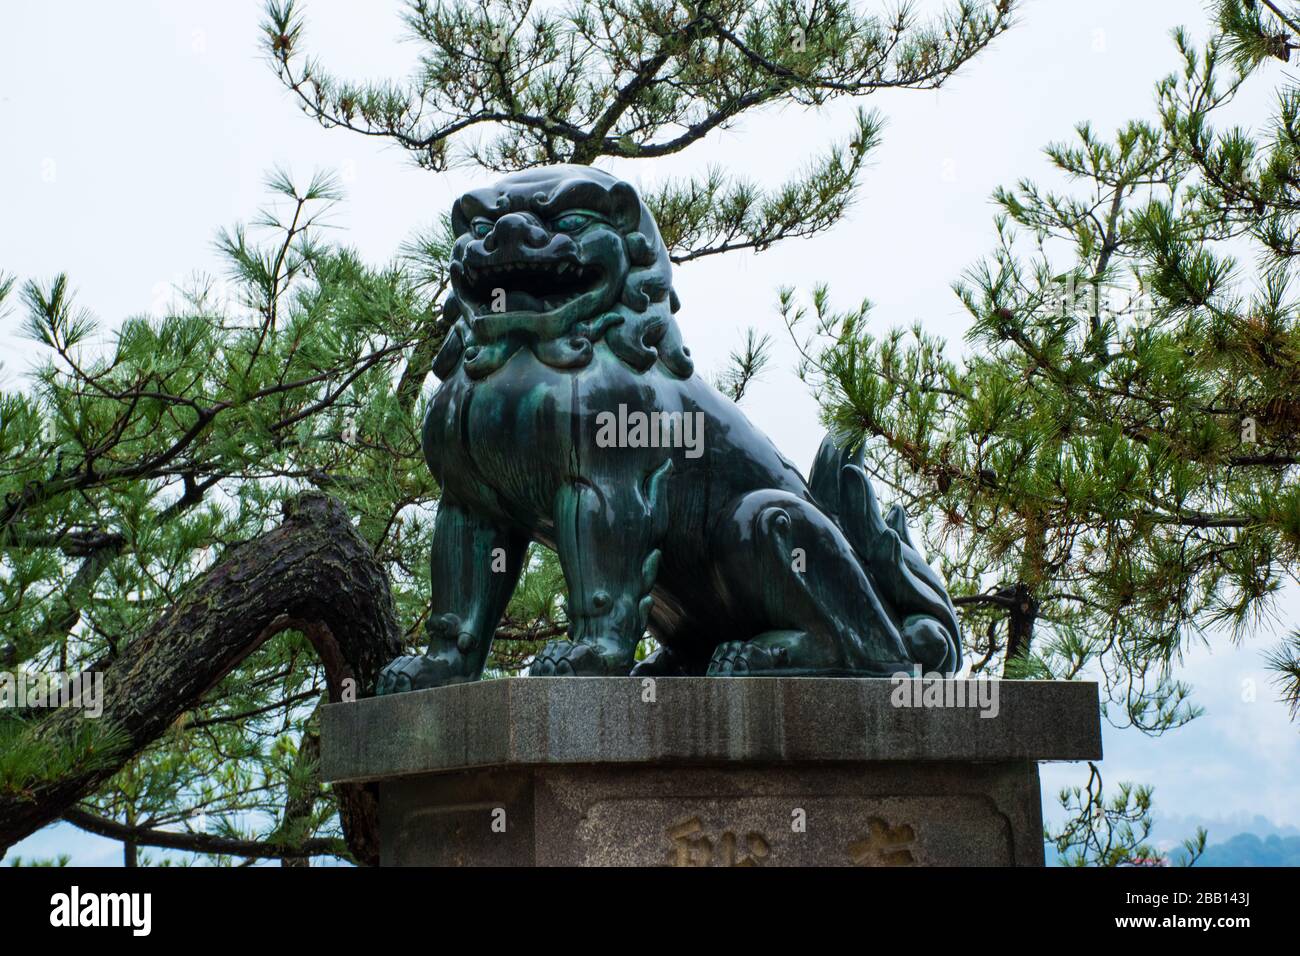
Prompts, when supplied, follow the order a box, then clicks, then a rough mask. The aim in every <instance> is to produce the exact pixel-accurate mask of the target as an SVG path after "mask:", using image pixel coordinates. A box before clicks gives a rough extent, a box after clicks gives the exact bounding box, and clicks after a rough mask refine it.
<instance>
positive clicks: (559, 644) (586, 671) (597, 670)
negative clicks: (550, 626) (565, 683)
mask: <svg viewBox="0 0 1300 956" xmlns="http://www.w3.org/2000/svg"><path fill="white" fill-rule="evenodd" d="M627 670H628V669H627V668H626V667H622V668H620V667H619V666H618V664H617V663H616V662H615V661H614V660H613V659H612V658H610V657H608V656H606V655H605V654H603V653H601V650H600V648H598V647H595V646H593V645H591V644H582V643H577V642H574V641H550V642H548V643H547V644H546V646H545V647H543V648H542V649H541V650H540V651H538V652H537V656H536V657H535V658H533V663H532V665H531V666H530V667H529V668H528V676H529V677H610V676H621V675H623V674H626V673H627Z"/></svg>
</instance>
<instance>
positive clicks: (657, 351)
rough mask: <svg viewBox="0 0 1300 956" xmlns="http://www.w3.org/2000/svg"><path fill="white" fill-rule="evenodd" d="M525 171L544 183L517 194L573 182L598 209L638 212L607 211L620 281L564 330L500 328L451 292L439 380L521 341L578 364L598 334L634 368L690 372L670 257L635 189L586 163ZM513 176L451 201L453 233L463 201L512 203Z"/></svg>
mask: <svg viewBox="0 0 1300 956" xmlns="http://www.w3.org/2000/svg"><path fill="white" fill-rule="evenodd" d="M529 173H531V174H533V175H534V176H542V175H544V176H546V177H547V178H546V179H545V181H544V182H542V183H539V186H542V187H543V188H539V189H538V190H537V191H536V192H534V193H532V195H531V196H528V197H524V198H525V199H526V200H529V201H531V202H532V203H533V204H534V205H536V206H537V207H540V208H545V207H547V206H550V205H552V204H555V203H556V202H557V199H558V198H559V196H560V194H561V193H567V192H568V191H569V190H575V189H577V190H581V191H582V193H583V195H584V198H586V199H587V200H588V201H589V202H590V203H591V205H593V206H595V207H597V208H603V209H609V210H615V209H619V210H633V209H635V210H638V211H639V215H626V214H625V215H622V216H612V217H611V219H612V222H613V226H614V228H615V229H616V230H617V231H618V233H619V234H620V235H621V236H622V238H623V245H624V252H625V253H626V256H627V262H628V272H627V275H626V278H625V279H624V281H623V285H622V288H621V289H619V290H618V294H617V298H616V300H615V302H614V303H613V305H612V306H610V307H609V308H608V309H606V310H605V311H603V312H601V313H599V314H597V315H591V316H585V317H578V318H577V319H575V320H573V321H572V322H570V323H569V324H568V325H567V327H565V328H563V329H543V330H540V332H539V330H538V329H537V328H529V327H525V326H522V325H516V326H513V327H506V328H499V327H497V326H496V325H494V324H493V323H489V322H484V321H482V319H483V317H482V316H476V315H475V314H474V313H473V312H472V311H471V310H470V308H469V307H468V306H466V305H465V304H464V303H462V302H461V301H460V300H459V299H458V298H457V296H456V295H455V293H452V294H451V295H450V296H449V297H448V299H447V300H446V302H445V303H444V307H443V314H444V318H445V320H447V321H449V322H451V323H452V325H451V329H450V331H449V332H448V334H447V338H446V341H445V342H444V343H443V347H442V349H441V351H440V352H439V353H438V356H437V358H436V359H435V360H434V364H433V370H434V373H435V374H436V375H437V376H438V377H439V378H440V379H446V378H447V377H449V376H450V375H452V374H453V373H454V372H455V370H456V368H457V367H459V366H460V365H461V364H462V363H463V364H464V367H465V372H466V374H467V375H469V377H470V378H476V379H477V378H483V377H484V376H486V375H489V374H491V373H492V372H494V371H495V370H497V369H498V368H500V367H501V366H502V365H504V364H505V363H506V362H507V361H508V360H509V359H510V357H511V356H512V355H514V354H515V352H517V351H519V349H520V348H528V349H529V350H530V351H532V353H533V354H534V355H535V356H536V357H537V359H538V360H539V361H541V362H543V363H545V364H546V365H549V366H551V367H553V368H566V369H568V368H581V367H583V366H586V365H588V364H589V363H590V362H591V360H592V358H593V356H594V354H595V348H596V346H597V345H598V344H599V343H601V342H602V341H603V342H604V343H606V344H607V345H608V346H609V349H610V351H612V352H613V354H614V355H615V356H617V357H618V359H619V360H620V361H622V362H623V363H624V364H626V365H628V366H629V367H631V368H633V369H635V370H636V371H638V372H646V371H649V370H650V368H651V367H652V366H654V364H655V363H656V362H659V363H661V364H662V365H663V367H664V368H665V369H666V370H667V371H668V372H669V373H671V374H672V375H675V376H677V377H678V378H689V377H690V375H691V374H692V373H693V371H694V362H693V361H692V360H691V357H690V349H688V348H687V347H686V346H685V345H684V344H683V342H682V336H681V331H680V330H679V328H678V326H677V320H676V318H675V317H674V313H676V312H677V310H678V309H679V308H680V305H681V303H680V300H679V299H678V298H677V293H676V292H675V291H674V290H673V286H672V261H671V260H670V259H669V257H668V248H667V246H665V245H664V241H663V239H662V237H661V236H660V235H659V227H658V226H657V225H656V224H655V221H654V217H653V216H652V215H651V214H650V210H649V209H648V208H646V205H645V203H643V202H642V201H641V198H640V196H638V195H637V194H636V190H635V189H633V187H632V186H631V185H629V184H628V183H625V182H623V181H621V180H618V179H616V178H614V177H613V176H610V175H609V174H608V173H605V172H603V171H602V170H597V169H594V168H592V167H575V166H559V167H551V168H549V169H545V170H534V171H529ZM519 175H520V176H526V175H529V174H528V173H526V174H519ZM517 178H518V177H510V178H509V179H507V180H504V181H503V182H502V183H499V184H498V185H497V186H495V187H493V188H491V189H485V190H478V191H475V192H473V193H470V194H468V195H467V196H466V197H463V198H462V199H461V200H457V202H456V204H455V206H454V207H453V209H452V223H453V228H454V230H455V232H456V234H457V236H459V235H462V234H463V233H464V232H465V231H466V230H467V229H468V228H469V225H468V224H469V219H470V216H469V211H468V210H467V209H466V208H465V207H466V206H468V207H470V209H472V208H474V207H478V208H480V209H494V210H502V209H510V208H513V207H514V206H517V205H519V204H520V199H521V197H520V194H519V192H517V191H515V192H511V191H510V190H509V189H508V188H507V186H508V185H510V184H511V182H512V180H516V179H517Z"/></svg>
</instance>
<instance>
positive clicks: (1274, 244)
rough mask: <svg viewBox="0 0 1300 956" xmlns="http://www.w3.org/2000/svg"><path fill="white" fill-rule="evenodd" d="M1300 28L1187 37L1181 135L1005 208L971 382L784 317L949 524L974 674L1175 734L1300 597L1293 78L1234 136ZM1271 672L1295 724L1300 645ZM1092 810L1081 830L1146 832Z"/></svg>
mask: <svg viewBox="0 0 1300 956" xmlns="http://www.w3.org/2000/svg"><path fill="white" fill-rule="evenodd" d="M1298 24H1300V15H1297V13H1296V12H1292V13H1285V12H1283V11H1282V10H1281V8H1280V7H1278V6H1277V5H1275V4H1273V3H1269V2H1261V3H1255V2H1251V0H1225V2H1222V3H1220V4H1219V5H1218V7H1217V30H1216V31H1215V34H1214V36H1213V37H1212V39H1210V41H1209V42H1208V43H1207V44H1206V45H1205V47H1204V48H1203V49H1198V48H1196V47H1195V46H1194V45H1193V44H1192V43H1191V41H1190V40H1189V39H1188V37H1187V35H1186V34H1185V32H1184V31H1182V30H1181V29H1180V30H1175V31H1174V34H1173V38H1174V43H1175V45H1176V48H1177V51H1178V54H1179V57H1180V60H1181V69H1180V70H1179V72H1177V73H1175V74H1173V75H1171V76H1169V77H1168V78H1166V79H1164V80H1163V81H1162V82H1160V83H1159V85H1158V87H1157V90H1156V99H1157V113H1156V115H1155V116H1153V117H1151V118H1150V119H1147V120H1135V121H1132V122H1130V123H1128V124H1126V125H1125V126H1124V127H1123V128H1121V129H1119V130H1118V131H1117V132H1116V133H1115V134H1114V135H1113V136H1112V137H1109V138H1107V137H1105V136H1102V135H1101V134H1099V133H1098V132H1097V131H1095V130H1093V129H1092V128H1091V127H1090V126H1089V125H1087V124H1081V125H1079V126H1078V127H1077V128H1076V130H1075V137H1074V139H1073V141H1071V142H1067V143H1060V144H1054V145H1052V146H1049V147H1048V148H1047V151H1046V152H1047V156H1048V158H1049V159H1050V161H1051V164H1052V166H1053V167H1054V169H1055V171H1057V172H1059V173H1061V174H1064V176H1065V177H1066V178H1067V179H1068V180H1069V181H1070V184H1071V185H1070V186H1069V188H1067V189H1065V190H1060V191H1058V190H1048V189H1044V188H1041V187H1039V186H1037V185H1035V184H1034V183H1033V182H1032V181H1030V180H1023V181H1021V182H1020V183H1019V184H1017V185H1016V186H1015V187H1014V188H1005V189H1000V190H998V191H997V193H996V194H995V196H994V200H995V202H996V204H997V206H998V207H999V214H998V216H997V218H996V223H995V226H996V246H995V248H994V250H993V252H992V253H991V254H990V255H989V256H987V257H986V258H985V259H983V260H982V261H980V262H978V263H977V264H976V265H975V266H973V267H972V268H971V269H970V270H969V271H968V272H967V273H966V275H965V276H964V277H963V278H962V279H961V281H959V282H958V283H956V285H955V290H956V292H957V294H958V296H959V297H960V299H961V301H962V302H963V303H964V305H965V307H966V308H967V310H968V311H969V313H970V315H971V318H972V320H973V321H972V325H971V329H970V333H969V335H968V345H969V349H968V354H967V355H965V356H961V357H959V356H957V355H955V354H954V353H953V351H952V350H951V349H950V348H949V347H948V346H947V344H946V343H944V342H942V341H940V340H938V339H936V338H934V337H932V336H929V335H927V334H925V333H924V332H923V331H922V329H921V328H920V327H919V326H917V327H913V328H911V329H908V330H903V329H894V330H892V331H889V332H887V333H885V334H882V335H879V336H877V335H873V334H871V333H870V332H868V331H867V322H868V316H869V313H870V304H869V303H864V304H863V305H861V306H859V307H857V308H854V309H849V310H842V309H840V310H837V309H836V308H834V307H833V306H832V304H831V302H830V297H829V293H828V291H827V290H826V289H824V288H820V289H816V290H814V291H813V293H812V294H811V296H810V297H809V301H808V302H806V303H805V302H804V301H802V300H801V299H800V297H798V296H797V295H796V294H795V293H794V292H793V291H791V290H786V291H784V292H783V293H782V296H781V303H780V307H781V309H782V312H783V314H784V316H785V318H786V321H787V324H788V325H789V327H790V328H791V330H792V333H793V335H794V336H795V340H796V342H797V344H798V345H799V347H800V349H801V350H802V359H801V370H802V373H803V375H804V377H805V379H806V380H807V381H808V382H809V383H810V385H811V386H812V387H813V388H814V390H815V391H816V393H817V395H818V396H819V398H820V400H821V403H822V406H823V411H824V415H825V418H826V421H827V423H828V424H830V425H831V426H832V427H834V428H836V429H839V430H840V431H842V432H844V433H845V434H847V435H849V436H851V437H853V438H854V439H855V440H857V441H860V442H862V443H864V446H865V451H866V458H867V462H868V465H869V467H870V470H871V471H872V472H873V473H874V474H875V475H876V476H877V477H878V478H880V479H881V480H882V481H884V482H887V483H888V484H889V485H890V486H891V487H892V488H893V489H894V492H895V494H896V495H897V496H898V497H899V499H900V500H901V501H902V502H903V503H904V505H905V507H906V508H907V510H908V512H909V513H911V514H918V515H923V516H927V518H928V519H929V521H928V524H927V526H926V529H925V533H926V539H927V541H928V543H929V545H930V546H931V548H932V549H933V550H934V551H935V552H937V553H938V554H939V555H941V556H942V563H943V567H944V571H945V573H946V577H947V580H948V582H949V586H950V587H951V588H952V589H953V593H954V600H955V603H956V604H957V605H958V606H959V609H960V610H961V611H962V613H963V616H964V624H965V630H966V634H967V639H968V641H969V643H970V645H971V646H970V648H969V650H970V652H971V655H970V656H971V658H972V659H973V661H974V665H973V668H974V670H975V671H976V672H993V673H998V672H1000V673H1001V674H1003V675H1005V676H1008V677H1025V678H1052V679H1072V678H1077V677H1080V676H1083V675H1085V674H1086V675H1100V677H1101V679H1102V680H1103V681H1104V684H1105V688H1106V691H1107V692H1108V694H1109V698H1110V706H1109V707H1108V711H1107V712H1108V716H1109V717H1110V719H1111V720H1112V721H1113V722H1116V723H1117V724H1121V725H1122V724H1131V725H1133V726H1136V727H1138V728H1139V729H1140V730H1142V731H1143V732H1146V733H1150V734H1159V733H1162V732H1164V731H1167V730H1170V729H1172V728H1175V727H1177V726H1179V725H1181V724H1182V723H1185V722H1186V721H1187V720H1190V719H1192V718H1193V717H1195V716H1196V714H1197V713H1198V710H1197V708H1196V707H1195V705H1194V704H1193V703H1192V702H1191V700H1190V698H1189V694H1190V688H1189V687H1187V686H1186V685H1185V684H1183V683H1182V682H1180V681H1178V680H1177V679H1176V676H1175V673H1174V667H1175V666H1176V664H1177V662H1178V661H1179V658H1180V655H1181V653H1182V652H1183V651H1184V650H1185V649H1186V648H1187V647H1188V646H1189V645H1190V644H1191V643H1192V642H1193V641H1197V640H1218V639H1221V638H1222V637H1223V636H1224V635H1225V634H1226V635H1227V638H1228V639H1231V640H1234V641H1236V640H1239V639H1241V638H1243V637H1245V636H1247V635H1249V634H1250V633H1251V632H1252V631H1253V630H1254V629H1255V628H1256V627H1257V626H1258V625H1259V624H1260V623H1261V622H1263V621H1265V620H1267V619H1268V617H1269V615H1270V611H1271V609H1272V607H1273V606H1274V601H1275V599H1276V597H1277V595H1278V594H1279V593H1280V591H1281V590H1282V588H1283V587H1285V586H1286V585H1287V583H1288V582H1291V583H1292V584H1293V583H1294V582H1295V581H1296V579H1297V572H1298V571H1300V482H1297V481H1296V466H1297V464H1300V324H1298V323H1297V318H1296V300H1295V295H1294V279H1295V266H1296V257H1297V252H1298V251H1300V250H1297V246H1296V238H1295V237H1296V227H1297V218H1296V216H1297V211H1298V210H1300V207H1298V206H1297V201H1298V200H1300V192H1297V188H1298V187H1300V172H1298V171H1300V162H1298V160H1300V91H1298V90H1297V88H1296V87H1295V86H1294V84H1293V82H1292V81H1291V80H1290V79H1289V78H1287V77H1286V76H1285V74H1282V78H1281V80H1280V85H1279V88H1278V90H1277V99H1276V103H1277V106H1276V110H1275V112H1274V113H1273V114H1272V115H1270V116H1261V117H1259V118H1258V119H1259V125H1258V128H1257V129H1255V130H1249V129H1243V128H1239V127H1236V126H1223V125H1216V124H1218V121H1219V117H1220V116H1222V115H1223V111H1224V109H1225V107H1227V106H1228V104H1230V103H1232V102H1233V101H1234V99H1235V98H1236V96H1237V94H1238V92H1239V91H1240V90H1241V89H1242V87H1243V85H1244V84H1245V83H1246V82H1247V81H1248V80H1249V79H1250V78H1251V77H1252V75H1254V74H1257V73H1260V74H1265V73H1268V72H1270V71H1269V69H1268V66H1269V64H1276V63H1277V61H1279V60H1281V61H1286V60H1287V59H1288V57H1289V56H1290V53H1291V51H1292V50H1294V49H1295V48H1296V47H1297V45H1298V44H1300V29H1297V25H1298ZM1272 72H1274V73H1276V70H1274V71H1272ZM1262 80H1263V78H1262V77H1261V78H1260V80H1258V81H1262ZM1258 81H1257V82H1258ZM1271 660H1272V664H1273V666H1274V668H1275V669H1276V672H1277V678H1278V684H1279V688H1280V691H1281V694H1282V696H1283V698H1284V699H1285V700H1286V701H1288V702H1289V703H1290V705H1291V707H1292V712H1293V714H1294V713H1295V711H1296V708H1297V705H1300V631H1297V632H1293V633H1292V634H1291V635H1290V637H1289V638H1287V639H1286V640H1285V641H1284V642H1283V644H1282V645H1281V646H1280V647H1279V648H1277V650H1276V651H1275V652H1273V654H1272V655H1271ZM1089 793H1090V799H1089V800H1087V801H1081V800H1080V793H1079V791H1073V792H1067V793H1065V794H1063V795H1062V803H1063V804H1064V805H1066V806H1067V808H1070V809H1072V810H1075V811H1078V810H1079V809H1080V808H1081V807H1083V806H1084V804H1087V805H1088V808H1089V810H1088V812H1093V810H1095V809H1096V808H1097V807H1098V806H1101V807H1102V809H1103V816H1105V814H1106V813H1112V811H1113V813H1112V816H1115V817H1116V819H1119V818H1120V817H1123V816H1124V815H1125V814H1126V813H1131V812H1133V811H1134V804H1133V802H1132V801H1131V799H1130V798H1133V797H1135V794H1136V793H1137V791H1132V790H1130V791H1127V792H1124V793H1121V794H1120V795H1119V797H1117V798H1116V800H1117V801H1118V802H1117V803H1115V802H1113V803H1107V801H1104V800H1102V799H1101V797H1100V792H1099V790H1098V791H1097V792H1096V793H1092V787H1091V785H1090V787H1089ZM1093 798H1095V799H1093ZM1107 807H1109V809H1106V808H1107ZM1138 809H1139V810H1141V811H1142V812H1145V808H1138ZM1141 815H1142V813H1139V814H1138V818H1140V817H1141ZM1134 819H1137V818H1134ZM1087 829H1088V827H1087V823H1086V821H1085V822H1084V825H1083V828H1082V829H1081V830H1078V831H1076V830H1072V829H1071V828H1069V827H1067V829H1066V831H1063V832H1062V833H1059V834H1056V835H1055V837H1056V838H1057V839H1058V842H1059V843H1060V847H1061V849H1062V850H1063V851H1065V850H1068V849H1070V848H1071V847H1075V848H1076V849H1077V848H1078V847H1079V846H1081V844H1077V843H1075V842H1072V841H1073V840H1074V837H1075V836H1078V834H1079V833H1085V832H1087ZM1120 842H1121V843H1122V841H1120ZM1137 842H1138V843H1140V842H1141V840H1140V837H1139V838H1138V840H1137ZM1111 849H1113V846H1112V847H1111ZM1128 850H1129V851H1131V852H1130V854H1129V855H1132V853H1136V852H1137V850H1136V849H1135V848H1134V847H1133V846H1130V847H1129V848H1128ZM1084 856H1085V858H1086V859H1088V860H1089V861H1093V862H1097V861H1104V862H1111V863H1113V862H1116V860H1122V859H1124V858H1125V856H1124V854H1123V853H1120V854H1119V855H1118V856H1116V855H1115V854H1114V853H1111V852H1110V851H1106V852H1102V851H1101V849H1099V846H1098V845H1091V846H1090V848H1088V849H1087V850H1086V852H1085V853H1084Z"/></svg>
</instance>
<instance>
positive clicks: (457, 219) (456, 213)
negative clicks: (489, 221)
mask: <svg viewBox="0 0 1300 956" xmlns="http://www.w3.org/2000/svg"><path fill="white" fill-rule="evenodd" d="M467 232H469V217H468V216H466V215H465V210H464V209H462V208H461V205H460V200H459V199H457V200H456V201H455V202H454V203H452V204H451V234H452V235H453V236H455V237H457V238H460V237H461V236H463V235H464V234H465V233H467Z"/></svg>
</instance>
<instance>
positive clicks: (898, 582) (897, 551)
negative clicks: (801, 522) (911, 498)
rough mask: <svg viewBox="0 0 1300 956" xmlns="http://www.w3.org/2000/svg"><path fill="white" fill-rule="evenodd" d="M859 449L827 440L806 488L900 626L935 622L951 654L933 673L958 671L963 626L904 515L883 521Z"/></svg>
mask: <svg viewBox="0 0 1300 956" xmlns="http://www.w3.org/2000/svg"><path fill="white" fill-rule="evenodd" d="M862 463H863V448H862V446H861V445H859V446H858V447H857V448H856V450H855V449H854V448H853V446H852V445H851V444H850V443H849V442H847V441H839V442H837V441H836V440H835V438H834V436H832V435H827V436H826V437H825V438H824V439H823V440H822V444H821V447H820V448H819V449H818V450H817V458H816V460H815V461H814V462H813V467H812V472H811V473H810V474H809V476H808V486H809V489H810V490H811V491H812V494H813V497H814V498H815V499H816V500H817V503H818V504H819V505H820V506H821V507H822V510H824V511H826V512H828V513H829V514H830V515H831V516H832V517H833V518H834V519H835V521H836V523H837V524H838V525H839V526H840V530H842V531H843V532H844V536H845V537H846V538H847V539H848V541H849V544H851V545H852V546H853V550H854V551H856V552H857V554H858V560H859V561H860V562H861V564H862V567H863V570H864V571H866V572H867V576H868V577H869V578H870V579H871V580H872V581H873V583H875V584H876V585H877V586H878V587H879V588H880V590H881V592H882V596H883V597H884V598H885V599H886V600H887V601H888V602H889V603H890V604H892V605H893V607H894V609H895V610H896V611H897V613H898V616H899V619H900V622H904V623H905V622H907V621H908V619H909V618H917V617H918V616H921V617H924V618H930V619H933V620H934V621H935V622H936V623H937V624H938V625H939V627H940V628H941V629H942V630H943V631H944V632H945V633H946V634H947V636H948V638H949V645H950V647H949V654H948V656H947V658H946V659H945V660H944V662H943V664H942V665H941V666H940V667H938V668H937V669H938V670H940V671H942V672H944V673H953V672H955V671H956V670H958V669H959V668H960V667H961V626H960V625H959V624H958V621H957V611H956V609H955V608H953V605H952V601H951V600H950V599H949V597H948V591H947V588H945V587H944V584H943V581H942V580H940V578H939V575H938V574H936V573H935V572H934V569H932V568H931V567H930V566H929V565H928V564H926V562H925V558H923V557H922V556H921V552H920V551H918V550H917V549H916V547H915V545H913V544H912V538H911V535H910V534H909V533H908V529H907V514H906V512H904V510H903V508H902V506H901V505H897V504H895V505H894V506H893V507H892V508H890V509H889V511H888V512H887V513H886V514H885V515H884V517H881V514H880V506H879V504H878V503H877V501H876V494H875V491H874V490H873V489H872V487H871V480H870V479H869V478H868V477H867V473H866V471H865V470H864V469H863V467H862Z"/></svg>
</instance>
